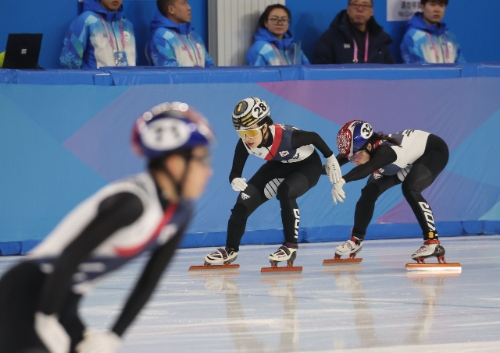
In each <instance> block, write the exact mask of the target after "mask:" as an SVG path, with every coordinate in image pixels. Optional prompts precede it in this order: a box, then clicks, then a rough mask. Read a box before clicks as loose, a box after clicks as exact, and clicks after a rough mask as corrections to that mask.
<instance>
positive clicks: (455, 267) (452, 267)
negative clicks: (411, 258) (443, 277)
mask: <svg viewBox="0 0 500 353" xmlns="http://www.w3.org/2000/svg"><path fill="white" fill-rule="evenodd" d="M406 270H407V271H425V272H453V273H461V272H462V265H460V264H459V263H458V262H455V263H444V264H440V263H434V264H406Z"/></svg>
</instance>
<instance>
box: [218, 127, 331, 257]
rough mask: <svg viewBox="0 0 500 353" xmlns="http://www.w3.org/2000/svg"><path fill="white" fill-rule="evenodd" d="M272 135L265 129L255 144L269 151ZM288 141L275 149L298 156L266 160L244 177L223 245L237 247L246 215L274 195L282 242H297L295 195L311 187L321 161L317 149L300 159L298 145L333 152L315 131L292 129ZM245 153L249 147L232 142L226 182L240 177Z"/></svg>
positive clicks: (297, 213) (327, 152)
mask: <svg viewBox="0 0 500 353" xmlns="http://www.w3.org/2000/svg"><path fill="white" fill-rule="evenodd" d="M285 127H286V125H285ZM273 138H274V136H273V134H271V133H269V135H268V138H267V140H266V141H264V142H263V143H262V144H261V145H260V146H259V147H260V148H266V149H268V150H269V151H272V150H273V149H272V146H273V142H275V141H274V140H273ZM290 142H291V148H290V147H289V148H288V150H284V151H283V150H278V151H277V153H279V152H280V151H281V152H282V154H284V155H286V152H288V151H292V150H297V153H295V152H291V153H290V156H293V155H294V156H295V158H296V159H297V157H298V160H299V161H297V162H293V163H290V162H286V161H278V160H269V161H268V162H267V163H265V164H264V165H263V166H262V167H260V168H259V170H258V171H257V172H256V173H255V175H254V176H253V177H252V178H251V179H250V180H249V181H248V187H247V188H246V189H245V190H244V191H242V192H241V193H240V194H239V195H238V199H237V201H236V204H235V205H234V207H233V209H232V210H231V217H230V218H229V222H228V226H227V240H226V247H227V248H229V249H232V250H234V251H238V250H239V246H240V242H241V238H242V237H243V234H244V233H245V228H246V223H247V219H248V217H249V216H250V215H251V214H252V213H253V212H254V211H255V210H256V209H257V208H258V207H259V206H260V205H262V204H263V203H264V202H266V201H267V200H269V199H271V198H272V197H273V196H274V195H276V198H277V199H278V200H279V202H280V206H281V220H282V222H283V231H284V235H285V242H289V243H294V244H296V243H297V240H298V232H299V221H300V214H299V207H298V205H297V198H298V197H300V196H302V195H304V194H305V193H306V192H307V191H308V190H309V189H311V188H312V187H314V186H315V185H316V184H317V182H318V180H319V177H320V176H321V173H322V166H321V165H322V163H321V159H320V157H319V155H318V153H317V152H316V151H315V150H314V151H312V153H311V154H310V155H309V156H308V157H307V158H305V159H303V160H300V158H301V157H300V148H301V147H302V146H308V145H313V146H314V147H316V148H317V149H318V150H319V151H320V152H321V153H322V154H323V156H324V157H325V158H328V157H330V156H331V155H333V152H332V151H331V150H330V148H329V147H328V146H327V144H326V143H325V142H324V141H323V139H322V138H321V137H320V136H319V135H318V134H317V133H315V132H307V131H301V130H294V131H292V133H291V141H290ZM311 148H312V147H311ZM277 153H276V156H277ZM248 156H249V150H248V149H247V147H245V145H244V142H243V140H241V139H240V140H239V141H238V143H237V145H236V150H235V153H234V159H233V166H232V169H231V173H230V175H229V182H231V181H232V180H233V179H234V178H239V177H241V175H242V172H243V168H244V166H245V162H246V160H247V158H248Z"/></svg>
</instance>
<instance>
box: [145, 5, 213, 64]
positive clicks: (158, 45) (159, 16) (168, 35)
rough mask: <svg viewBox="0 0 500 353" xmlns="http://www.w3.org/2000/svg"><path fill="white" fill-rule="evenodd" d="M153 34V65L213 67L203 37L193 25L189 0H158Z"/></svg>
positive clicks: (150, 56) (149, 45) (150, 53)
mask: <svg viewBox="0 0 500 353" xmlns="http://www.w3.org/2000/svg"><path fill="white" fill-rule="evenodd" d="M156 6H157V7H158V10H157V11H156V14H155V17H154V18H153V21H151V23H150V25H149V30H150V35H149V40H148V43H147V45H146V50H147V56H148V59H149V62H150V64H151V65H153V66H195V67H213V66H214V62H213V60H212V57H211V56H210V54H208V52H207V50H206V48H205V44H204V43H203V39H201V37H200V36H199V35H198V34H196V33H195V32H194V31H193V27H192V26H191V6H189V4H188V0H157V2H156Z"/></svg>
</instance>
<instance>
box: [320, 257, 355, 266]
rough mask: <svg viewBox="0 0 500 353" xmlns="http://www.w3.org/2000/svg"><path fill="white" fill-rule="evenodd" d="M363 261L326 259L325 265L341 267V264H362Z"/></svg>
mask: <svg viewBox="0 0 500 353" xmlns="http://www.w3.org/2000/svg"><path fill="white" fill-rule="evenodd" d="M361 261H363V258H361V257H354V258H347V259H324V260H323V265H330V264H333V265H341V264H349V263H360V262H361Z"/></svg>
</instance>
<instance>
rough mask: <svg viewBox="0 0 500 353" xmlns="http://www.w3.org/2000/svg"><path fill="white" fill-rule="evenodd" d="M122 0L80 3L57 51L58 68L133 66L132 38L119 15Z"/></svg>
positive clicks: (126, 23) (85, 1) (130, 31)
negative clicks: (81, 6) (61, 48)
mask: <svg viewBox="0 0 500 353" xmlns="http://www.w3.org/2000/svg"><path fill="white" fill-rule="evenodd" d="M122 2H123V0H84V3H83V13H82V14H81V15H80V16H78V17H77V18H76V19H75V20H73V22H71V25H70V26H69V29H68V32H67V33H66V36H65V37H64V47H63V50H62V52H61V57H60V61H61V66H62V67H64V68H68V69H82V68H83V69H98V68H100V67H102V66H135V63H136V51H135V35H134V27H133V25H132V23H131V22H130V21H129V20H127V19H126V18H125V16H124V15H123V6H122Z"/></svg>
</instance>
